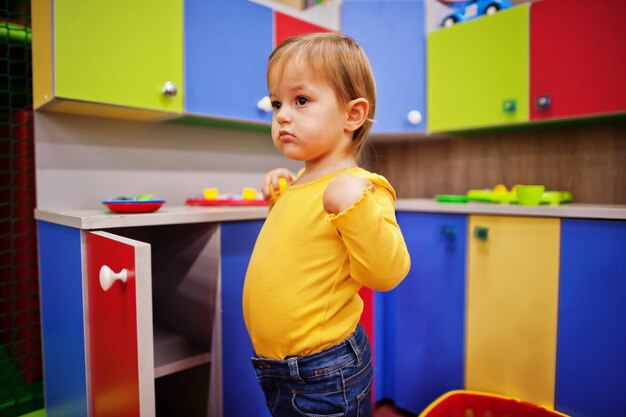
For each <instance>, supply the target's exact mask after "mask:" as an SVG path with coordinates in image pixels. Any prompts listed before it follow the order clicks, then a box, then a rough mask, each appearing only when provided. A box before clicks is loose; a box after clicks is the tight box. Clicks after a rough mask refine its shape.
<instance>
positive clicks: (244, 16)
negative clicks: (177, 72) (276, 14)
mask: <svg viewBox="0 0 626 417" xmlns="http://www.w3.org/2000/svg"><path fill="white" fill-rule="evenodd" d="M271 52H272V10H271V9H269V8H267V7H264V6H260V5H258V4H256V3H253V2H251V1H249V0H229V1H221V0H186V1H185V112H186V113H188V114H192V115H202V116H217V117H221V118H226V119H236V120H242V121H252V122H269V121H271V118H272V115H271V112H264V111H261V110H259V109H258V108H257V103H258V101H259V100H261V99H262V98H263V97H264V96H266V95H267V83H266V81H265V71H266V67H267V59H268V57H269V54H270V53H271Z"/></svg>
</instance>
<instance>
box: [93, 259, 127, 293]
mask: <svg viewBox="0 0 626 417" xmlns="http://www.w3.org/2000/svg"><path fill="white" fill-rule="evenodd" d="M127 279H128V271H127V270H125V269H122V270H121V271H120V272H118V273H117V274H116V273H115V272H113V270H112V269H111V268H109V267H108V266H106V265H102V268H100V287H102V289H103V290H104V291H108V290H109V288H111V286H112V285H113V283H114V282H115V281H116V280H120V281H122V282H124V283H125V282H126V280H127Z"/></svg>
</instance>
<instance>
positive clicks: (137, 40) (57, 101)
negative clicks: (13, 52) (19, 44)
mask: <svg viewBox="0 0 626 417" xmlns="http://www.w3.org/2000/svg"><path fill="white" fill-rule="evenodd" d="M182 24H183V23H182V1H181V0H174V1H158V2H156V3H155V2H153V1H147V0H139V1H132V2H127V1H124V0H112V1H107V2H90V1H73V0H54V1H44V0H42V1H37V2H33V83H34V97H33V102H34V107H35V108H36V109H43V108H46V109H47V110H50V111H61V112H71V113H78V114H94V115H104V116H111V117H117V118H128V119H152V118H156V117H163V116H164V115H167V114H171V113H180V112H182V110H183V99H182V91H183V87H184V86H183V73H182V65H181V63H182V53H183V51H182V37H183V27H182Z"/></svg>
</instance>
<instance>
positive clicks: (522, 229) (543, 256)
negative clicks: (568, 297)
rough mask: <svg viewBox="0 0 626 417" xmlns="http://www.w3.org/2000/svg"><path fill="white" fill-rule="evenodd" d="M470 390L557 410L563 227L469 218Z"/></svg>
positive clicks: (552, 222) (541, 221) (553, 222)
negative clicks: (559, 293)
mask: <svg viewBox="0 0 626 417" xmlns="http://www.w3.org/2000/svg"><path fill="white" fill-rule="evenodd" d="M468 239H469V242H468V282H467V335H466V373H465V386H466V388H467V389H471V390H478V391H488V392H494V393H499V394H502V395H507V396H512V397H515V398H519V399H521V400H524V401H528V402H531V403H534V404H538V405H543V406H546V407H553V406H554V386H555V373H556V340H557V310H558V278H559V250H560V220H559V219H554V218H527V217H506V216H480V215H472V216H470V222H469V237H468Z"/></svg>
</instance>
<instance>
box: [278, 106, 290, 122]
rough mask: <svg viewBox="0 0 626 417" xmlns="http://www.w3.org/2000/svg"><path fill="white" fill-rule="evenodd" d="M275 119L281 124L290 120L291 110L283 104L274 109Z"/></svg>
mask: <svg viewBox="0 0 626 417" xmlns="http://www.w3.org/2000/svg"><path fill="white" fill-rule="evenodd" d="M276 121H277V122H278V123H281V124H282V123H287V122H290V121H291V112H290V111H289V109H288V107H287V106H285V105H283V106H281V107H280V108H279V109H278V110H276Z"/></svg>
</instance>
